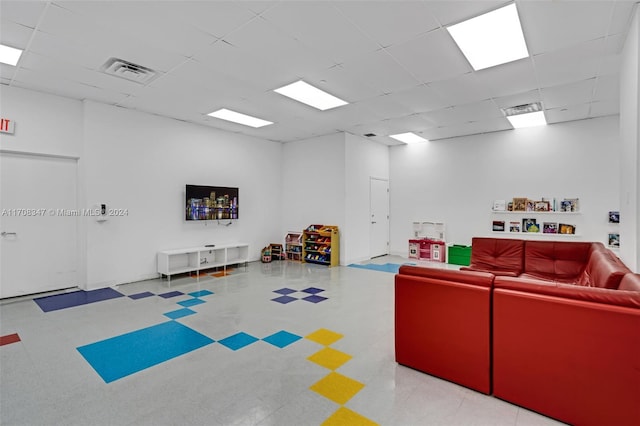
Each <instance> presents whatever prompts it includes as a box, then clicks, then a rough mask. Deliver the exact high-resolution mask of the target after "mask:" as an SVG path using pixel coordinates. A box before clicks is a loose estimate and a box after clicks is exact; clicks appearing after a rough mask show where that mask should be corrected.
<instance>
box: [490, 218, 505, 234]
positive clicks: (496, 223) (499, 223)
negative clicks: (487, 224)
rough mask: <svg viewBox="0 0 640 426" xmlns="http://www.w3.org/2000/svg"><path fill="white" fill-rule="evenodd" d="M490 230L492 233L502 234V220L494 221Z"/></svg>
mask: <svg viewBox="0 0 640 426" xmlns="http://www.w3.org/2000/svg"><path fill="white" fill-rule="evenodd" d="M492 230H493V231H494V232H504V220H494V221H493V227H492Z"/></svg>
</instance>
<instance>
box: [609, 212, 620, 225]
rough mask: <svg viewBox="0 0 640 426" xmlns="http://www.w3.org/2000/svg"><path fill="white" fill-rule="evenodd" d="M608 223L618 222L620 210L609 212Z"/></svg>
mask: <svg viewBox="0 0 640 426" xmlns="http://www.w3.org/2000/svg"><path fill="white" fill-rule="evenodd" d="M609 223H620V212H609Z"/></svg>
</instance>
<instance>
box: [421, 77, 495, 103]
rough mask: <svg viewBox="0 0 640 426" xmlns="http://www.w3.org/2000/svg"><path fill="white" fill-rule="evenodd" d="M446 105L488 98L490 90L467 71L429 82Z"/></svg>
mask: <svg viewBox="0 0 640 426" xmlns="http://www.w3.org/2000/svg"><path fill="white" fill-rule="evenodd" d="M429 87H430V88H431V89H433V90H434V91H435V92H436V93H437V94H438V95H439V97H440V98H441V99H445V100H446V103H447V104H448V105H455V104H467V103H471V102H477V101H482V100H485V99H489V98H490V97H491V96H492V95H491V91H490V89H489V87H488V86H487V85H485V84H480V80H479V79H478V77H477V75H476V74H474V73H471V72H470V73H468V74H464V75H461V76H459V77H454V78H452V79H449V80H440V81H436V82H433V83H430V84H429Z"/></svg>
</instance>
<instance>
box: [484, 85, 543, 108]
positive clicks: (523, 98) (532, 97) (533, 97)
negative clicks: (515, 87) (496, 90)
mask: <svg viewBox="0 0 640 426" xmlns="http://www.w3.org/2000/svg"><path fill="white" fill-rule="evenodd" d="M541 100H542V98H541V97H540V91H539V90H537V89H536V90H530V91H528V92H523V93H516V94H514V95H508V96H503V97H500V98H494V100H493V101H494V102H495V103H496V105H498V107H499V108H509V107H515V106H519V105H526V104H531V103H535V102H540V101H541Z"/></svg>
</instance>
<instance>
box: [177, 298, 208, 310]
mask: <svg viewBox="0 0 640 426" xmlns="http://www.w3.org/2000/svg"><path fill="white" fill-rule="evenodd" d="M202 303H207V302H205V301H204V300H202V299H187V300H183V301H182V302H178V305H180V306H184V307H185V308H188V307H191V306H196V305H200V304H202Z"/></svg>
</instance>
